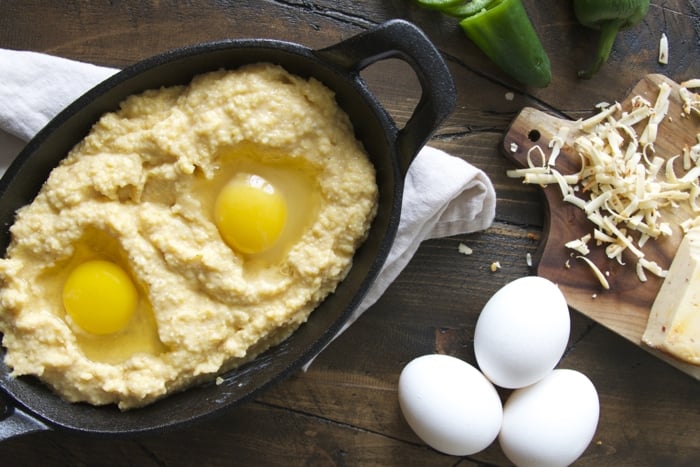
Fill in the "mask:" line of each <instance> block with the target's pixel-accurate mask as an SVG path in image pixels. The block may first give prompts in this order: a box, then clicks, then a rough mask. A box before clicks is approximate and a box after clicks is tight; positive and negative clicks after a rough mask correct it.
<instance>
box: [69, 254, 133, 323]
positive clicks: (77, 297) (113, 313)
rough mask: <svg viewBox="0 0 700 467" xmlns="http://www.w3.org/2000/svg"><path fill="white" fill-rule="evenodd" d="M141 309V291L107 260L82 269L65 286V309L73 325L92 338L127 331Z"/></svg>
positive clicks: (86, 264)
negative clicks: (137, 310) (139, 299)
mask: <svg viewBox="0 0 700 467" xmlns="http://www.w3.org/2000/svg"><path fill="white" fill-rule="evenodd" d="M137 305H138V291H137V290H136V287H135V286H134V283H133V282H132V281H131V279H130V278H129V275H128V274H127V273H126V272H125V271H124V270H123V269H122V268H120V267H119V266H117V265H116V264H114V263H112V262H110V261H104V260H90V261H86V262H84V263H82V264H80V265H78V266H77V267H76V268H75V269H73V271H71V273H70V274H69V275H68V278H67V279H66V282H65V284H64V286H63V306H64V308H65V310H66V313H68V316H70V317H71V319H72V320H73V322H74V323H75V324H76V325H78V326H79V327H80V328H82V329H83V330H84V331H87V332H89V333H91V334H97V335H105V334H113V333H116V332H118V331H121V330H122V329H124V328H125V327H126V326H127V325H128V324H129V321H130V320H131V317H132V316H133V314H134V312H135V311H136V307H137Z"/></svg>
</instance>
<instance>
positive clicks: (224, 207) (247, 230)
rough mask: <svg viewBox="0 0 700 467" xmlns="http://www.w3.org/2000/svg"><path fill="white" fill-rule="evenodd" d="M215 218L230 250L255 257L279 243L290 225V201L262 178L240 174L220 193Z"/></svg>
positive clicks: (215, 208)
mask: <svg viewBox="0 0 700 467" xmlns="http://www.w3.org/2000/svg"><path fill="white" fill-rule="evenodd" d="M214 218H215V222H216V226H217V227H218V228H219V232H220V233H221V236H222V237H223V238H224V240H225V241H226V243H227V244H228V245H229V246H230V247H231V248H234V249H235V250H238V251H240V252H242V253H247V254H256V253H260V252H263V251H265V250H267V249H269V248H270V247H271V246H272V245H274V244H275V242H277V240H278V239H279V236H280V234H281V233H282V230H283V229H284V225H285V223H286V221H287V200H286V199H285V197H284V196H283V195H282V194H281V193H280V192H279V191H278V190H276V189H275V187H274V186H273V185H272V184H271V183H270V182H268V181H267V180H265V179H264V178H263V177H261V176H259V175H255V174H246V173H238V174H236V175H235V176H234V177H233V178H232V179H231V181H230V182H229V183H228V184H227V185H226V186H225V187H224V188H223V189H222V190H221V191H220V192H219V196H218V197H217V198H216V205H215V207H214Z"/></svg>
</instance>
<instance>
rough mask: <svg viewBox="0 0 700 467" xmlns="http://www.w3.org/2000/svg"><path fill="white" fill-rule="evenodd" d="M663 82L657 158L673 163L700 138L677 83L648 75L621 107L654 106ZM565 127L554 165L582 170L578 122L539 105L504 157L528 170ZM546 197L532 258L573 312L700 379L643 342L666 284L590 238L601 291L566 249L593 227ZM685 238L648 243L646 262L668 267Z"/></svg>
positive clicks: (515, 128)
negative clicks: (637, 99)
mask: <svg viewBox="0 0 700 467" xmlns="http://www.w3.org/2000/svg"><path fill="white" fill-rule="evenodd" d="M662 81H665V82H667V83H668V84H669V85H670V86H671V87H672V92H671V97H670V98H671V103H670V108H669V112H668V114H667V117H666V119H665V120H664V122H663V123H662V124H661V125H660V127H659V132H658V137H657V141H656V143H655V148H656V155H658V156H661V157H664V158H669V157H672V156H674V155H677V154H680V152H681V150H682V148H683V145H685V144H688V145H693V144H695V143H697V136H696V135H697V134H698V133H700V119H699V118H697V116H691V117H690V118H687V117H682V116H681V101H680V97H679V95H678V92H677V90H678V88H679V85H678V84H677V83H675V82H674V81H672V80H670V79H668V78H667V77H665V76H663V75H658V74H653V75H647V76H646V77H644V79H642V80H641V81H640V82H639V83H638V84H637V85H636V86H635V87H634V89H633V90H632V91H631V92H630V94H629V96H628V97H627V98H626V99H625V100H624V101H621V104H622V107H623V110H629V109H630V108H631V100H632V98H633V97H634V96H636V95H640V96H642V97H644V98H646V99H647V100H648V101H649V102H651V103H652V105H653V104H654V102H655V101H656V96H657V95H658V89H659V88H658V86H659V83H661V82H662ZM614 100H615V96H611V102H613V101H614ZM591 115H593V114H591ZM562 126H570V127H572V129H571V131H570V132H569V137H568V140H567V141H566V143H565V144H564V146H563V147H562V149H561V154H560V155H559V157H558V159H557V161H556V167H557V169H558V170H559V171H560V172H562V173H565V174H567V173H574V172H577V171H578V169H579V168H580V158H579V156H577V155H576V153H575V151H574V149H573V147H572V142H573V139H574V137H575V132H574V131H573V127H574V126H575V123H574V122H573V121H570V120H564V119H560V118H557V117H554V116H552V115H549V114H547V113H544V112H542V111H540V110H537V109H534V108H530V107H526V108H524V109H523V110H522V111H521V113H520V114H519V115H518V116H517V117H516V118H515V120H513V122H512V124H511V126H510V128H509V129H508V131H507V133H506V135H505V137H504V140H503V147H502V150H503V153H504V154H505V155H506V157H508V158H509V159H511V160H512V161H514V162H515V163H516V165H517V166H519V167H526V166H527V159H526V158H527V154H528V150H529V149H530V148H531V147H532V146H534V145H539V146H540V147H541V148H542V149H543V150H544V152H545V154H547V155H549V153H550V149H549V146H548V145H549V142H550V140H551V139H552V138H553V137H554V136H555V135H556V134H557V133H558V131H559V129H560V128H561V127H562ZM536 160H538V159H536ZM678 173H681V172H680V171H679V172H678ZM542 192H543V194H544V201H545V206H546V212H545V226H544V232H543V237H542V241H541V244H540V246H539V249H538V252H537V254H536V255H535V258H533V264H534V265H535V267H536V272H537V274H538V275H539V276H542V277H545V278H547V279H550V280H551V281H553V282H555V283H557V284H558V285H559V287H560V289H561V290H562V292H563V293H564V296H565V297H566V300H567V302H568V304H569V306H570V307H571V308H573V309H575V310H577V311H579V312H581V313H583V314H584V315H586V316H588V317H589V318H591V319H593V320H594V321H596V322H598V323H600V324H602V325H604V326H606V327H607V328H609V329H611V330H612V331H614V332H616V333H618V334H620V335H621V336H623V337H625V338H626V339H628V340H629V341H631V342H633V343H634V344H635V345H638V346H641V347H643V348H645V349H646V350H648V351H650V352H652V353H653V354H655V355H657V356H658V357H659V358H662V359H663V360H665V361H667V362H668V363H670V364H672V365H673V366H675V367H677V368H679V369H680V370H682V371H684V372H686V373H688V374H689V375H691V376H693V377H695V378H696V379H700V367H698V366H694V365H689V364H685V363H683V362H680V361H677V360H675V359H674V358H672V357H670V356H667V355H665V354H662V353H661V352H658V351H656V350H653V349H650V348H648V347H646V346H645V345H643V344H642V342H641V337H642V334H643V333H644V330H645V328H646V323H647V318H648V316H649V311H650V309H651V306H652V304H653V302H654V299H655V297H656V294H657V292H658V291H659V288H660V287H661V284H662V279H660V278H658V277H656V276H654V275H653V274H651V273H647V277H648V280H647V282H644V283H643V282H641V281H640V280H639V278H638V277H637V273H636V269H635V264H636V262H635V261H634V259H633V257H632V256H631V255H630V256H627V257H626V265H625V266H622V265H620V264H618V262H617V261H615V260H610V259H608V258H607V257H606V256H605V253H604V251H603V249H602V248H600V247H596V246H595V244H594V242H593V241H591V242H590V243H589V246H590V249H591V252H590V254H589V255H588V258H589V259H591V260H592V261H593V262H594V263H595V264H596V265H598V267H599V268H600V269H601V271H604V272H606V273H608V274H609V276H608V277H607V280H608V282H609V283H610V289H609V290H605V289H603V288H602V287H601V285H600V282H599V281H598V279H597V278H596V277H595V276H594V274H593V273H592V271H591V269H590V267H589V266H588V265H587V264H585V263H584V262H583V261H581V260H580V259H577V258H576V254H577V253H574V254H573V255H572V250H570V249H568V248H566V247H565V246H564V244H565V243H566V242H568V241H569V240H573V239H576V238H580V237H582V236H583V235H585V234H587V233H592V231H593V224H592V223H591V222H590V221H589V220H588V219H587V218H586V216H585V215H584V213H583V212H582V211H581V210H580V209H579V208H577V207H575V206H573V205H572V204H569V203H565V202H563V201H562V196H561V192H560V190H559V188H558V186H556V185H549V186H546V187H543V188H542ZM689 215H691V210H690V208H689V207H688V206H687V205H682V206H681V207H680V208H679V209H677V210H676V211H673V212H665V213H664V217H665V218H666V219H667V220H668V221H669V222H672V223H673V222H674V221H675V222H678V221H679V220H682V219H684V218H686V217H687V216H689ZM681 239H682V232H681V230H680V228H679V227H677V226H676V227H674V232H673V235H672V236H670V237H666V238H664V239H662V240H656V241H649V242H648V243H647V244H646V245H645V246H644V248H643V251H644V252H645V254H646V257H647V258H648V259H651V260H654V261H656V262H657V263H658V264H659V265H660V266H661V267H663V268H664V269H668V267H669V266H670V264H671V261H672V259H673V257H674V255H675V252H676V250H677V248H678V246H679V244H680V242H681ZM567 266H568V267H567Z"/></svg>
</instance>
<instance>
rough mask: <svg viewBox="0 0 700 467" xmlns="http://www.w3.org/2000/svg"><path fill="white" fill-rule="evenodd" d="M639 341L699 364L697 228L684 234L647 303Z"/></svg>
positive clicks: (699, 236) (699, 248)
mask: <svg viewBox="0 0 700 467" xmlns="http://www.w3.org/2000/svg"><path fill="white" fill-rule="evenodd" d="M642 341H643V342H644V343H645V344H647V345H648V346H650V347H653V348H655V349H658V350H660V351H662V352H664V353H666V354H669V355H671V356H673V357H674V358H677V359H679V360H681V361H684V362H687V363H690V364H692V365H700V228H694V229H692V230H690V231H689V232H688V233H686V234H685V237H684V238H683V240H682V242H681V244H680V246H679V247H678V251H677V252H676V255H675V256H674V258H673V261H672V263H671V266H670V268H669V270H668V275H667V276H666V278H665V279H664V282H663V284H662V285H661V289H660V290H659V293H658V295H657V296H656V300H655V301H654V304H653V305H652V307H651V313H650V314H649V320H648V321H647V326H646V330H645V332H644V335H643V336H642Z"/></svg>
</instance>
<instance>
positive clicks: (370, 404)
mask: <svg viewBox="0 0 700 467" xmlns="http://www.w3.org/2000/svg"><path fill="white" fill-rule="evenodd" d="M523 3H524V5H525V7H526V9H527V10H528V12H529V13H530V15H531V17H532V19H533V23H534V24H535V27H536V29H537V30H538V32H539V33H540V35H541V37H542V40H543V43H544V46H545V48H546V50H547V52H548V53H549V55H550V59H551V61H552V69H553V75H554V79H553V81H552V84H551V85H550V87H549V88H546V89H536V90H535V89H524V88H522V87H521V86H519V85H518V84H517V83H514V82H513V81H512V80H510V79H509V78H508V77H507V76H505V75H503V73H501V72H500V71H499V70H498V69H497V68H496V67H495V66H494V65H493V64H492V63H490V62H489V61H488V60H487V59H486V58H485V57H484V56H483V54H482V53H481V52H480V51H479V50H478V49H477V48H476V47H475V46H474V45H473V44H471V43H470V42H469V41H468V40H467V39H466V37H465V36H464V34H463V33H462V32H461V31H460V29H459V27H458V26H457V23H456V21H455V20H453V19H450V18H446V17H443V16H440V15H439V14H436V13H435V12H433V11H428V10H425V9H422V8H420V7H418V6H417V5H416V3H415V2H414V1H413V0H367V1H361V2H358V1H356V0H312V1H309V0H284V1H282V0H219V1H203V2H174V1H154V0H147V1H142V2H136V1H126V0H115V1H111V2H106V1H104V2H87V1H80V0H71V1H64V2H46V1H42V0H21V1H20V0H0V47H5V48H13V49H27V50H35V51H39V52H48V53H53V54H56V55H60V56H64V57H68V58H74V59H80V60H86V61H89V62H93V63H97V64H102V65H110V66H117V67H122V66H126V65H129V64H131V63H133V62H134V61H136V60H138V59H141V58H145V57H147V56H149V55H152V54H153V53H157V52H161V51H163V50H166V49H169V48H172V47H179V46H182V45H186V44H191V43H195V42H200V41H209V40H219V39H225V38H238V37H270V38H275V39H284V40H290V41H294V42H298V43H302V44H305V45H308V46H309V47H323V46H327V45H331V44H333V43H335V42H337V41H338V40H341V39H343V38H346V37H350V36H351V35H353V34H356V33H357V32H360V31H362V30H366V29H368V28H370V27H372V26H373V25H376V24H379V23H381V22H382V21H386V20H388V19H392V18H404V19H407V20H410V21H413V22H414V23H416V24H417V25H418V26H419V27H421V28H422V29H423V30H424V31H425V32H426V34H427V35H428V36H429V37H430V38H431V39H432V40H433V42H434V43H435V44H436V46H437V47H438V48H439V50H440V51H441V52H442V54H443V56H444V57H445V59H446V60H447V62H448V65H449V67H450V71H451V73H452V75H453V77H454V79H455V82H456V85H457V107H456V108H455V111H454V112H453V114H452V115H451V116H450V117H449V119H448V120H447V121H446V122H445V124H444V125H443V126H442V127H441V128H440V129H439V131H438V132H437V134H436V135H435V137H434V138H433V140H432V141H431V145H434V146H436V147H439V148H441V149H444V150H446V151H448V152H450V153H451V154H454V155H456V156H458V157H462V158H464V159H465V160H467V161H469V162H470V163H472V164H474V165H475V166H477V167H479V168H481V169H482V170H484V171H485V172H486V173H487V174H488V176H489V177H490V178H491V180H492V181H493V184H494V186H495V188H496V191H497V195H498V205H497V213H496V217H497V219H496V222H495V223H494V225H493V226H492V227H491V228H490V229H488V230H487V231H484V232H479V233H475V234H471V235H460V236H456V237H452V238H446V239H436V240H430V241H427V242H425V243H424V244H423V245H422V246H421V248H420V249H419V250H418V252H417V253H416V255H415V257H414V258H413V260H412V261H411V263H410V264H409V266H408V267H407V268H406V269H405V270H404V271H403V273H402V274H401V275H400V276H399V277H398V278H397V280H396V281H395V282H394V283H393V284H392V286H391V287H390V288H389V289H388V290H387V292H386V293H385V294H384V295H383V296H382V298H381V299H380V300H379V302H378V303H377V304H375V305H374V306H373V307H372V308H371V309H370V310H369V311H368V312H367V313H365V314H364V315H363V316H362V317H361V318H360V320H358V321H357V322H356V323H355V324H353V326H352V327H351V328H350V329H349V330H348V331H347V332H346V333H344V334H343V335H342V336H341V337H340V338H339V339H338V340H336V341H334V342H333V343H332V344H331V346H329V347H328V349H327V350H326V351H324V352H323V353H322V354H321V355H320V356H319V357H318V358H317V360H316V361H315V362H314V364H313V365H312V367H311V368H310V369H309V371H308V372H306V373H298V374H295V375H293V376H292V377H290V378H288V379H287V380H285V381H282V382H280V383H279V384H277V385H275V386H274V387H272V388H271V389H270V390H268V391H266V392H265V393H263V394H261V395H260V396H259V397H257V398H256V399H255V400H254V401H251V402H250V403H248V404H246V405H243V406H241V407H238V408H235V409H232V410H230V411H228V412H226V413H224V414H222V415H221V416H219V417H216V418H213V419H205V420H202V421H200V422H199V423H196V424H193V425H191V426H186V427H182V428H180V429H177V430H174V431H169V432H164V433H155V434H151V435H143V436H134V437H129V438H117V439H113V438H92V437H85V436H81V435H77V434H74V433H66V432H59V431H53V432H46V433H37V434H32V435H28V436H23V437H19V438H15V439H11V440H9V441H7V442H3V443H0V464H1V465H2V466H14V465H27V466H32V465H45V466H62V465H70V466H74V465H105V466H120V465H144V466H150V465H158V466H188V465H201V466H217V465H240V466H260V465H265V466H277V465H280V466H282V465H284V466H288V465H314V466H315V465H320V466H336V465H337V466H346V465H347V466H355V465H363V466H364V465H369V466H372V465H381V466H413V465H415V466H455V465H457V466H460V467H469V466H475V467H476V466H480V467H485V466H508V465H510V463H509V462H508V460H507V459H506V458H505V456H504V455H503V453H502V452H501V450H500V448H499V446H498V444H497V443H494V444H493V445H492V446H490V447H489V448H488V449H486V450H485V451H483V452H481V453H478V454H476V455H473V456H469V457H465V458H456V457H453V456H446V455H443V454H440V453H438V452H436V451H434V450H431V449H430V448H428V447H426V446H425V445H424V444H423V443H421V442H420V440H419V439H418V438H417V437H416V436H415V435H414V434H413V433H412V432H411V431H410V429H409V428H408V427H407V425H406V424H405V423H404V422H403V419H402V418H401V414H400V412H399V410H398V403H397V397H396V381H398V376H399V373H400V371H401V369H402V368H403V366H404V365H405V364H406V363H408V361H410V360H411V359H412V358H414V357H416V356H419V355H422V354H424V353H430V352H444V353H448V354H452V355H455V356H458V357H460V358H464V359H465V360H466V361H468V362H469V363H472V364H475V363H476V362H475V359H474V356H473V348H472V339H473V331H474V325H475V323H476V319H477V317H478V314H479V312H480V310H481V308H482V307H483V305H484V304H485V303H486V301H487V300H488V298H489V297H490V296H491V294H493V293H494V292H495V291H496V290H498V288H499V287H501V286H502V285H504V284H505V283H507V282H509V281H511V280H513V279H515V278H517V277H521V276H523V275H527V274H532V273H534V270H533V269H532V268H530V267H528V266H527V263H526V259H525V257H526V253H528V252H529V253H531V254H535V252H536V250H537V248H538V246H539V245H540V242H541V239H542V238H543V232H542V228H543V225H544V212H545V205H544V203H543V202H542V199H541V193H540V190H539V188H537V187H532V186H525V185H522V184H521V183H520V182H519V181H517V180H512V179H509V178H508V177H506V175H505V172H506V170H507V169H510V168H513V163H512V162H511V161H510V160H508V159H506V158H505V157H503V156H502V154H501V149H500V148H501V142H502V138H503V135H504V132H505V131H506V130H507V128H508V127H509V125H510V123H511V122H512V121H513V120H514V119H515V117H516V116H517V115H518V113H519V112H520V111H521V109H522V108H523V107H532V108H535V109H538V110H541V111H546V112H547V113H549V114H551V115H554V116H556V117H558V118H570V119H577V118H579V117H584V116H588V115H591V112H592V111H593V108H594V105H595V104H596V103H597V102H600V101H604V100H607V101H611V100H614V99H616V98H621V97H623V96H626V95H628V94H629V93H630V90H631V89H632V87H633V86H634V85H635V84H636V83H637V82H638V81H639V80H640V79H641V77H643V76H644V75H647V74H650V73H659V72H662V73H664V74H665V75H667V76H669V77H670V78H672V79H674V80H675V81H682V80H685V79H688V78H692V77H700V48H699V46H698V43H699V42H698V41H700V36H699V35H698V33H697V28H698V24H699V23H698V22H699V21H700V16H699V15H698V2H697V0H691V1H688V0H667V1H663V2H661V1H660V0H652V2H651V8H650V12H649V14H648V15H647V17H646V18H645V20H644V22H643V23H642V24H641V25H640V26H639V27H635V28H631V29H628V30H625V31H623V32H622V33H621V34H620V35H619V36H618V39H617V40H616V44H615V48H614V50H613V53H612V55H611V58H610V61H609V62H608V63H607V64H606V66H605V67H604V68H603V69H602V70H601V72H600V74H599V75H598V76H597V77H596V78H594V79H593V80H590V81H581V80H578V79H577V78H576V71H577V70H578V69H580V68H582V67H583V66H584V65H585V64H587V63H588V60H589V59H590V57H591V56H592V54H593V51H594V49H595V46H596V40H597V33H596V31H593V30H589V29H587V28H584V27H583V26H580V25H578V24H577V22H576V20H575V18H574V16H573V10H572V8H571V2H569V1H560V0H546V1H544V0H543V1H536V0H523ZM661 32H665V33H666V34H667V35H668V37H669V40H670V50H671V54H670V58H671V61H670V63H669V64H668V65H667V66H662V65H660V64H658V62H657V61H656V57H655V55H656V50H657V46H658V40H659V37H660V34H661ZM363 75H364V76H366V79H367V81H368V84H369V86H370V87H371V88H372V90H373V92H375V94H376V95H377V97H378V98H379V99H380V100H381V102H383V103H384V105H385V106H386V107H387V110H388V111H389V112H390V113H391V115H393V116H394V118H395V119H396V120H397V121H398V122H401V121H404V120H405V118H406V117H407V116H408V115H409V114H410V112H411V111H412V109H413V108H414V107H415V104H416V102H417V100H418V96H417V95H416V93H415V78H414V77H413V76H411V75H410V73H406V69H405V67H404V66H402V65H401V64H400V63H399V62H396V61H389V62H387V63H386V64H381V65H380V66H378V67H376V68H374V67H370V68H369V69H367V70H366V72H364V74H363ZM509 93H512V96H511V94H509ZM0 105H2V104H1V103H0ZM460 242H464V243H466V244H468V245H469V246H470V247H472V248H473V250H474V253H473V254H472V255H470V256H465V255H461V254H459V252H458V251H457V248H458V245H459V243H460ZM493 261H499V262H500V263H501V266H502V267H501V269H500V270H498V271H497V272H495V273H492V272H491V271H490V269H489V266H490V264H491V262H493ZM571 317H572V330H571V337H570V339H569V343H568V346H567V349H566V352H565V355H564V358H563V359H562V361H561V363H560V367H564V368H573V369H577V370H579V371H582V372H584V373H585V374H586V375H587V376H589V378H591V380H592V381H593V382H594V384H595V385H596V388H597V389H598V393H599V396H600V401H601V418H600V423H599V425H598V430H597V432H596V435H595V438H594V440H593V442H592V443H591V444H590V446H589V447H588V449H587V450H586V452H585V453H584V455H583V456H582V457H581V458H580V459H579V460H578V461H577V462H576V465H577V466H601V465H614V466H618V465H626V466H632V465H634V466H659V465H664V466H665V465H673V466H696V465H698V464H700V390H698V389H699V386H698V382H697V381H695V380H694V379H692V378H689V377H688V376H687V375H685V374H683V373H682V372H680V371H678V370H676V369H674V368H672V367H670V366H669V365H667V364H666V363H664V362H661V361H659V360H658V359H657V358H655V357H653V356H651V355H649V354H648V353H647V352H645V351H644V350H642V349H640V348H639V347H637V346H635V345H631V344H630V343H629V342H628V341H627V340H626V339H623V338H621V337H620V336H619V335H618V334H616V333H614V332H612V331H610V330H608V329H607V328H606V327H604V326H602V325H599V324H598V323H597V322H595V321H593V320H591V319H590V318H588V317H586V316H584V315H583V314H581V313H577V312H572V315H571ZM501 395H502V398H503V399H505V398H506V397H507V396H508V393H507V392H502V393H501ZM0 399H1V397H0ZM0 405H2V404H1V403H0ZM1 417H2V416H1V415H0V418H1Z"/></svg>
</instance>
